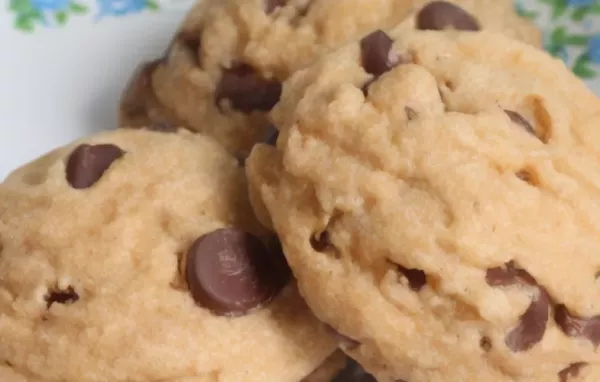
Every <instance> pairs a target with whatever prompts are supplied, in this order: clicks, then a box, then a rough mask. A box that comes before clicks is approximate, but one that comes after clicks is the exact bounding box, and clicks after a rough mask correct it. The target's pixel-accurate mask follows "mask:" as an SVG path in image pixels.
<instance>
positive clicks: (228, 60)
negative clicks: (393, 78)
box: [120, 0, 541, 155]
mask: <svg viewBox="0 0 600 382" xmlns="http://www.w3.org/2000/svg"><path fill="white" fill-rule="evenodd" d="M455 4H458V5H459V6H460V7H459V6H457V5H455ZM461 7H463V8H464V9H463V8H461ZM403 20H404V23H405V24H406V27H407V28H414V27H416V28H421V29H445V28H454V29H465V30H479V29H481V28H486V29H490V30H495V31H501V32H505V33H507V34H509V35H511V36H513V37H515V38H520V39H522V40H524V41H527V42H530V43H531V44H534V45H536V46H539V45H540V44H541V41H540V33H539V31H538V30H537V28H536V27H534V26H533V24H531V23H530V22H529V21H528V20H525V19H523V18H521V17H519V16H518V15H517V14H516V13H515V11H514V10H513V6H512V0H453V1H452V2H444V1H435V2H430V1H424V0H413V1H404V0H374V1H365V0H345V1H330V0H313V1H308V0H289V1H282V0H268V1H266V0H226V1H223V0H206V1H201V2H199V4H198V5H197V6H196V7H195V8H194V9H192V10H191V12H190V13H189V15H188V16H187V18H186V20H185V21H184V23H183V25H182V27H181V29H180V31H179V33H178V35H177V36H176V37H175V39H174V40H173V42H172V43H171V46H170V47H169V48H168V49H167V52H166V53H165V56H164V57H163V58H160V59H158V60H156V61H153V62H151V63H146V64H144V65H142V67H141V68H140V69H139V70H138V72H137V73H136V74H135V75H134V76H133V78H132V80H131V82H130V84H129V86H127V88H126V90H125V92H124V94H123V97H122V101H121V108H120V125H122V126H125V127H135V126H140V125H141V126H145V125H147V124H150V123H156V122H161V123H164V122H165V121H169V122H171V124H173V125H183V126H185V127H187V128H189V129H191V130H194V131H201V132H204V133H206V134H209V135H212V136H214V137H215V138H216V139H217V140H218V141H219V142H220V143H221V144H223V145H224V146H225V147H226V148H227V149H228V150H230V151H231V152H233V153H235V154H241V155H245V154H247V153H248V152H249V150H250V149H251V147H252V146H253V145H254V144H255V143H256V142H260V141H263V140H264V139H265V137H266V136H267V135H268V134H269V122H268V118H267V112H268V111H269V110H271V108H272V107H273V106H274V105H275V104H276V102H277V101H278V100H279V98H280V95H281V82H282V81H284V80H285V79H287V78H288V77H289V75H290V74H291V73H293V72H295V71H296V70H298V69H300V68H302V67H304V66H306V65H308V64H309V63H310V62H311V61H313V60H314V59H315V58H316V57H318V56H319V55H321V54H322V53H324V52H325V51H327V50H329V49H331V48H332V47H336V46H338V45H339V44H341V43H344V42H347V41H349V40H351V39H353V38H357V37H359V36H361V35H363V34H364V33H367V32H369V31H371V30H373V29H376V28H383V27H391V26H393V25H396V24H397V23H399V22H401V21H403Z"/></svg>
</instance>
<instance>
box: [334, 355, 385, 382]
mask: <svg viewBox="0 0 600 382" xmlns="http://www.w3.org/2000/svg"><path fill="white" fill-rule="evenodd" d="M331 382H377V380H376V379H375V377H373V376H372V375H371V374H369V373H367V371H366V370H365V369H363V367H362V366H360V365H359V364H358V362H356V361H355V360H353V359H352V358H348V360H347V361H346V366H344V368H343V369H342V370H341V371H340V372H339V373H338V374H337V375H336V376H335V377H334V378H333V380H332V381H331Z"/></svg>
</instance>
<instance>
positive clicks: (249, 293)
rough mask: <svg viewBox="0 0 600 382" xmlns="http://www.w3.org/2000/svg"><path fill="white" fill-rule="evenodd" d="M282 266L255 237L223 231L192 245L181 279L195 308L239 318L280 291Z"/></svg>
mask: <svg viewBox="0 0 600 382" xmlns="http://www.w3.org/2000/svg"><path fill="white" fill-rule="evenodd" d="M283 264H285V261H281V259H278V258H276V256H275V255H274V254H273V253H271V252H269V251H268V250H267V248H266V247H265V246H264V245H263V244H262V243H261V241H260V240H259V239H258V238H256V237H255V236H253V235H251V234H249V233H247V232H244V231H241V230H239V229H235V228H223V229H218V230H216V231H213V232H211V233H208V234H206V235H204V236H201V237H200V238H198V239H197V240H196V241H195V242H194V243H193V244H192V246H191V247H190V249H189V251H188V254H187V262H186V269H185V273H186V274H185V276H186V281H187V284H188V287H189V289H190V292H191V294H192V297H193V298H194V300H195V301H196V304H197V305H199V306H201V307H204V308H207V309H209V310H210V311H212V312H213V313H214V314H217V315H224V316H240V315H244V314H246V313H248V312H249V311H250V310H253V309H255V308H258V307H260V306H263V305H264V304H266V303H267V302H269V301H270V300H271V299H272V298H273V297H274V296H275V295H276V294H277V293H279V292H280V291H281V289H282V288H283V285H282V284H283V283H282V272H288V270H287V269H283Z"/></svg>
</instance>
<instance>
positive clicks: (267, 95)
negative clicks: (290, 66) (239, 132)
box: [215, 64, 281, 113]
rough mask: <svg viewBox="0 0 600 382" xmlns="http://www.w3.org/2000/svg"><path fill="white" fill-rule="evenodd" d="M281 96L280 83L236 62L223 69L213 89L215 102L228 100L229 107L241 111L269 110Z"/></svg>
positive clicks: (218, 103)
mask: <svg viewBox="0 0 600 382" xmlns="http://www.w3.org/2000/svg"><path fill="white" fill-rule="evenodd" d="M279 97H281V83H280V82H279V81H277V80H274V79H273V80H269V79H265V78H262V77H261V76H260V75H259V74H258V73H257V72H256V71H255V70H254V69H253V68H252V67H251V66H250V65H247V64H238V65H236V66H234V67H232V68H230V69H223V73H222V76H221V81H220V82H219V84H218V86H217V89H216V91H215V102H216V103H217V105H220V103H221V101H222V100H223V99H227V100H229V102H230V103H231V107H232V108H234V109H236V110H239V111H241V112H243V113H251V112H253V111H263V112H265V111H269V110H271V109H272V108H273V106H275V104H276V103H277V102H278V101H279Z"/></svg>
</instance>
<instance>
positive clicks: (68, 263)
mask: <svg viewBox="0 0 600 382" xmlns="http://www.w3.org/2000/svg"><path fill="white" fill-rule="evenodd" d="M154 129H156V127H154ZM159 129H160V130H163V131H159V132H157V131H148V130H118V131H114V132H106V133H102V134H99V135H96V136H93V137H90V138H87V139H84V140H81V141H78V142H75V143H73V144H70V145H68V146H66V147H63V148H60V149H57V150H55V151H53V152H51V153H49V154H47V155H45V156H43V157H41V158H40V159H38V160H36V161H34V162H32V163H30V164H28V165H25V166H24V167H22V168H20V169H18V170H16V171H15V172H13V173H12V174H11V175H9V176H8V178H7V179H6V181H5V182H4V183H2V184H0V344H1V346H0V366H2V367H1V368H0V375H1V376H2V380H3V381H5V380H6V381H10V382H13V381H15V382H16V381H19V382H20V381H30V382H34V381H38V380H40V381H46V382H52V381H68V382H70V381H73V382H87V381H114V382H116V381H162V382H226V381H231V382H233V381H235V382H238V381H256V382H259V381H260V382H263V381H289V382H298V381H300V380H301V379H302V378H304V377H305V376H307V375H308V374H310V373H311V372H312V371H313V370H314V369H315V368H316V367H317V366H319V364H320V363H321V362H323V361H324V360H325V359H326V358H327V357H328V356H329V354H330V353H332V352H333V351H334V349H335V343H334V341H333V340H331V339H330V338H328V336H327V335H325V334H324V333H323V332H322V331H321V329H320V328H321V327H322V324H321V323H320V322H318V321H317V320H316V318H314V316H313V315H312V314H311V313H310V312H309V310H308V308H307V307H306V305H305V304H304V302H303V301H302V299H301V298H300V297H299V295H298V292H297V289H296V288H295V286H294V281H293V280H291V279H290V273H289V268H287V265H286V263H285V261H284V259H283V256H282V255H281V252H280V248H279V247H277V245H276V244H275V243H276V242H274V241H273V240H274V237H273V236H272V233H269V232H268V231H266V230H265V229H264V228H263V227H262V226H261V225H260V224H259V223H258V222H257V221H256V219H255V217H254V215H253V213H252V209H251V207H250V204H249V202H248V197H247V192H246V189H247V183H246V179H245V175H244V171H243V169H242V168H241V167H240V166H239V164H238V162H237V160H236V159H235V158H234V157H232V156H231V155H230V154H228V153H227V152H226V151H225V150H224V149H223V148H222V147H221V146H220V145H219V144H218V143H217V142H216V141H214V140H213V139H212V138H209V137H206V136H202V135H200V134H192V133H190V132H187V131H183V130H181V131H179V132H175V131H172V132H164V126H163V127H159ZM278 248H279V249H278ZM19 376H21V377H19Z"/></svg>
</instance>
